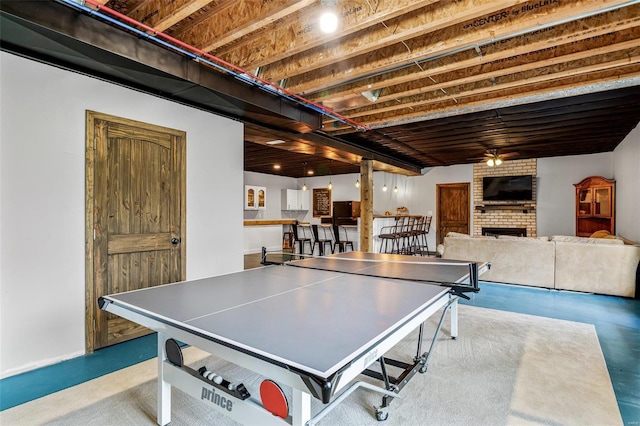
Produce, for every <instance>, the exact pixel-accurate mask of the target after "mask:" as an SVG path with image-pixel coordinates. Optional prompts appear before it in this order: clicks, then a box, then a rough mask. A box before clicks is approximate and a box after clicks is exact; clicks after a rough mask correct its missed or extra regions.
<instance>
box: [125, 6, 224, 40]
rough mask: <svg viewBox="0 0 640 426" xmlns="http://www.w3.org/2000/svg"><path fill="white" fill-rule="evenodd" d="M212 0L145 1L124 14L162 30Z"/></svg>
mask: <svg viewBox="0 0 640 426" xmlns="http://www.w3.org/2000/svg"><path fill="white" fill-rule="evenodd" d="M211 2H212V0H176V1H171V2H158V1H145V2H143V3H141V4H140V5H138V6H137V7H136V8H135V9H133V10H131V11H129V12H128V13H127V12H125V14H126V15H127V16H128V17H130V18H132V19H135V20H136V21H139V22H142V23H143V24H145V25H148V26H150V27H153V28H154V29H155V30H156V31H159V32H162V31H165V30H166V29H168V28H170V27H172V26H173V25H175V24H176V23H178V22H180V21H182V20H183V19H185V18H187V17H189V16H190V15H191V14H193V13H195V12H197V11H198V10H200V9H202V8H203V7H205V6H208V5H209V4H210V3H211Z"/></svg>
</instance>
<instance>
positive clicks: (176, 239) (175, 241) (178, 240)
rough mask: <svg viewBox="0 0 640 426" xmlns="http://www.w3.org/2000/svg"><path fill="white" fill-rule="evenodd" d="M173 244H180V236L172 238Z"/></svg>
mask: <svg viewBox="0 0 640 426" xmlns="http://www.w3.org/2000/svg"><path fill="white" fill-rule="evenodd" d="M171 244H173V245H174V246H177V245H178V244H180V238H172V239H171Z"/></svg>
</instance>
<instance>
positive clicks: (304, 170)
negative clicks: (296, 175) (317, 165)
mask: <svg viewBox="0 0 640 426" xmlns="http://www.w3.org/2000/svg"><path fill="white" fill-rule="evenodd" d="M302 179H303V180H302V190H303V191H306V190H307V163H306V162H304V163H302Z"/></svg>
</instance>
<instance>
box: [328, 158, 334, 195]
mask: <svg viewBox="0 0 640 426" xmlns="http://www.w3.org/2000/svg"><path fill="white" fill-rule="evenodd" d="M331 161H333V160H329V185H328V188H329V190H332V189H333V184H332V183H331Z"/></svg>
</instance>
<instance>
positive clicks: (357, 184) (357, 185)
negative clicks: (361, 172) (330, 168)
mask: <svg viewBox="0 0 640 426" xmlns="http://www.w3.org/2000/svg"><path fill="white" fill-rule="evenodd" d="M356 188H360V179H356Z"/></svg>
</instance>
